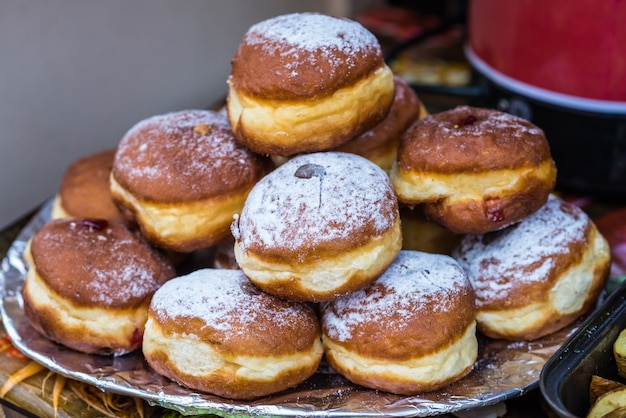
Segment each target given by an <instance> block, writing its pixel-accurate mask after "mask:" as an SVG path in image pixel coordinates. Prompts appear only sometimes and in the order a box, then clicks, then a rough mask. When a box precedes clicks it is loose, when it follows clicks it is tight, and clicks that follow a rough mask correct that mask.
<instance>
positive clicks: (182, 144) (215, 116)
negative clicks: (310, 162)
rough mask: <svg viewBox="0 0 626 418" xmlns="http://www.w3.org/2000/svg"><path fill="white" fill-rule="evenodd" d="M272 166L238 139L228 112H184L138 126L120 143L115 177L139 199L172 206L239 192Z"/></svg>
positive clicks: (115, 164)
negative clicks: (234, 133) (231, 126)
mask: <svg viewBox="0 0 626 418" xmlns="http://www.w3.org/2000/svg"><path fill="white" fill-rule="evenodd" d="M270 168H271V166H270V165H269V162H268V161H267V159H265V158H262V157H260V156H258V155H256V154H254V153H253V152H251V151H250V150H249V149H247V148H245V147H244V146H242V145H240V144H239V143H238V142H236V140H235V138H234V136H233V134H232V131H231V129H230V125H229V123H228V118H227V117H226V115H224V114H223V113H220V112H214V111H211V110H183V111H178V112H172V113H166V114H163V115H157V116H152V117H150V118H147V119H145V120H142V121H140V122H138V123H137V124H136V125H135V126H133V127H132V128H131V129H130V130H129V131H128V132H127V133H126V134H125V136H124V137H123V138H122V140H121V142H120V144H119V145H118V150H117V153H116V155H115V159H114V162H113V168H112V172H111V176H112V178H113V179H114V180H115V181H116V182H117V183H119V184H120V185H121V186H122V188H123V189H125V190H127V191H128V192H129V193H131V194H132V195H133V196H134V197H135V198H137V199H139V200H142V201H148V202H154V203H166V204H172V203H186V202H195V201H198V200H202V199H208V198H216V197H219V196H222V195H225V194H229V193H231V192H233V191H234V192H239V191H240V190H242V189H245V188H247V187H250V186H251V185H252V184H254V183H255V182H256V181H257V180H258V179H259V178H261V177H262V176H263V175H265V173H266V172H267V171H268V170H269V169H270Z"/></svg>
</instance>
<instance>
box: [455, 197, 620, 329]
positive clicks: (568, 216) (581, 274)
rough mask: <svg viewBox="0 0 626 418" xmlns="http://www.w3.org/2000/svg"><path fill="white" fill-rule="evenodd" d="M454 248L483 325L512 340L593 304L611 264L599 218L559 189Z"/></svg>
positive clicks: (563, 322) (572, 316) (564, 320)
mask: <svg viewBox="0 0 626 418" xmlns="http://www.w3.org/2000/svg"><path fill="white" fill-rule="evenodd" d="M452 255H453V257H454V258H456V259H457V260H458V261H459V263H460V264H461V265H462V266H463V267H464V268H465V269H466V271H467V273H468V276H469V279H470V281H471V283H472V285H473V286H474V289H475V291H476V305H477V322H478V329H479V330H480V331H481V332H482V333H484V334H485V335H487V336H490V337H493V338H504V339H509V340H525V341H526V340H532V339H536V338H540V337H542V336H544V335H548V334H550V333H553V332H555V331H557V330H559V329H561V328H563V327H564V326H566V325H568V324H570V323H571V322H573V321H574V320H575V319H576V318H578V317H579V316H580V315H582V314H584V313H585V312H587V311H588V310H589V309H590V308H591V307H592V306H593V304H594V302H595V301H596V300H597V298H598V295H599V294H600V292H601V291H602V289H604V285H605V283H606V279H607V277H608V272H609V269H610V252H609V246H608V244H607V242H606V239H605V238H604V237H603V236H602V235H601V234H600V233H599V232H598V230H597V228H596V226H595V224H594V223H593V222H592V221H591V220H590V219H589V217H588V216H587V215H586V214H585V213H584V212H583V211H582V210H581V209H580V208H578V207H577V206H574V205H572V204H570V203H567V202H565V201H563V200H561V199H559V198H557V197H554V196H550V198H549V199H548V202H547V203H546V204H545V205H544V206H543V207H542V208H540V209H539V210H538V211H537V212H535V213H534V214H532V215H530V216H529V217H528V218H526V219H524V220H522V221H521V222H519V223H517V224H515V225H511V226H510V227H508V228H505V229H503V230H500V231H495V232H490V233H487V234H482V235H466V236H465V237H463V239H462V241H461V242H460V244H459V245H458V247H457V248H455V249H454V250H453V253H452Z"/></svg>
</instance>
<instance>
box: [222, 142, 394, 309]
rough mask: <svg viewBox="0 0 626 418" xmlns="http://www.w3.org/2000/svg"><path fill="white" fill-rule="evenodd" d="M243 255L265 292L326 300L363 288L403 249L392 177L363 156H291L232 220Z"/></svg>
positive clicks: (240, 255) (237, 247) (238, 254)
mask: <svg viewBox="0 0 626 418" xmlns="http://www.w3.org/2000/svg"><path fill="white" fill-rule="evenodd" d="M232 232H233V236H234V237H235V258H236V260H237V262H238V264H239V267H240V268H241V269H243V270H244V272H245V273H246V275H247V276H248V278H249V279H250V280H251V281H252V282H253V283H255V284H256V285H257V286H259V287H260V288H261V289H263V290H264V291H266V292H268V293H271V294H273V295H277V296H282V297H285V298H288V299H293V300H300V301H309V302H318V301H323V300H330V299H334V298H336V297H338V296H340V295H343V294H345V293H347V292H350V291H354V290H356V289H360V288H362V287H364V286H366V285H368V284H369V283H371V282H372V281H373V280H375V279H376V278H377V277H378V276H380V275H381V274H382V272H383V271H384V270H385V269H386V268H387V266H388V265H389V264H390V263H391V262H392V261H393V259H394V258H395V256H396V254H397V253H398V252H399V251H400V248H401V246H402V232H401V227H400V216H399V214H398V202H397V199H396V197H395V195H394V193H393V188H392V187H391V182H390V181H389V177H388V176H387V174H386V173H385V172H384V171H383V170H382V169H381V168H380V167H378V166H377V165H376V164H374V163H372V162H371V161H369V160H367V159H365V158H363V157H361V156H359V155H355V154H348V153H340V152H319V153H312V154H303V155H299V156H297V157H294V158H293V159H291V160H289V161H287V162H286V163H284V164H283V165H281V166H280V167H278V168H276V169H275V170H274V171H273V172H271V173H269V174H268V175H267V176H266V177H265V178H263V179H262V180H261V181H259V182H258V183H257V184H256V186H254V188H253V189H252V191H251V192H250V194H249V195H248V198H247V199H246V202H245V205H244V207H243V210H242V211H241V214H240V215H239V216H238V217H237V218H236V219H235V221H234V222H233V225H232Z"/></svg>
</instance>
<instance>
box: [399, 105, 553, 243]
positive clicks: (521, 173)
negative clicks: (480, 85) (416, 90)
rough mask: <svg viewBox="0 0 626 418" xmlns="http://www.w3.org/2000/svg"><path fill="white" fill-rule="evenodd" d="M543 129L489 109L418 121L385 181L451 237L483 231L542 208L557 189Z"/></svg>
mask: <svg viewBox="0 0 626 418" xmlns="http://www.w3.org/2000/svg"><path fill="white" fill-rule="evenodd" d="M556 173H557V171H556V166H555V163H554V161H553V160H552V158H551V156H550V149H549V146H548V142H547V140H546V138H545V135H544V133H543V131H541V130H540V129H539V128H537V127H536V126H534V125H533V124H531V123H530V122H528V121H525V120H523V119H520V118H517V117H514V116H512V115H508V114H505V113H502V112H498V111H496V110H491V109H481V108H473V107H469V106H461V107H457V108H455V109H452V110H450V111H446V112H442V113H439V114H436V115H430V116H427V117H425V118H422V119H420V120H418V121H416V122H415V123H414V124H413V126H411V128H409V130H408V131H407V132H406V133H405V134H404V135H403V136H402V138H401V143H400V147H399V149H398V158H397V161H396V163H394V165H393V166H392V168H391V171H390V177H391V180H392V183H393V185H394V189H395V191H396V194H397V195H398V199H399V200H400V202H402V203H405V204H407V205H421V206H422V210H423V212H424V214H425V215H426V217H427V218H428V219H430V220H431V221H433V222H436V223H438V224H440V225H442V226H444V227H445V228H448V229H450V230H451V231H453V232H455V233H475V234H478V233H485V232H489V231H494V230H498V229H501V228H504V227H506V226H508V225H511V224H513V223H515V222H518V221H520V220H521V219H523V218H524V217H526V216H528V215H530V214H531V213H533V212H535V211H536V210H537V209H539V208H540V207H541V206H542V205H543V204H544V203H545V202H546V200H547V198H548V195H549V194H550V193H551V192H552V190H553V189H554V186H555V184H556Z"/></svg>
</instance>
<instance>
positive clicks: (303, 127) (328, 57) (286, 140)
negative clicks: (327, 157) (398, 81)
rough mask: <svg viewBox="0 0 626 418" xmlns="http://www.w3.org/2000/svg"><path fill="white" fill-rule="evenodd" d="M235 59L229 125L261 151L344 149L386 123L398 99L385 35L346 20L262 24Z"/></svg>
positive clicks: (303, 17)
mask: <svg viewBox="0 0 626 418" xmlns="http://www.w3.org/2000/svg"><path fill="white" fill-rule="evenodd" d="M231 64H232V65H231V67H232V68H231V73H230V75H229V77H228V87H229V89H228V99H227V111H228V116H229V119H230V123H231V125H232V127H233V132H234V133H235V136H236V137H237V139H238V140H239V141H241V142H242V143H243V144H245V145H246V146H248V147H249V148H250V149H252V150H253V151H255V152H258V153H260V154H268V155H280V156H291V155H295V154H298V153H305V152H315V151H323V150H328V149H331V148H334V147H337V146H339V145H341V144H343V143H345V142H347V141H348V140H350V139H352V138H354V137H355V136H357V135H360V134H361V133H363V132H365V131H366V130H368V129H370V128H371V127H373V126H374V125H375V124H377V123H378V122H380V121H381V120H383V118H384V117H385V116H386V114H387V112H388V111H389V108H390V106H391V102H392V101H393V95H394V85H393V74H392V72H391V70H390V69H389V67H388V66H387V65H386V64H385V62H384V60H383V55H382V51H381V47H380V44H379V42H378V40H377V39H376V37H375V36H374V35H373V34H372V33H371V32H369V31H368V30H367V29H365V28H364V27H363V26H362V25H361V24H359V23H357V22H356V21H353V20H350V19H347V18H336V17H331V16H326V15H323V14H319V13H292V14H285V15H280V16H276V17H273V18H270V19H267V20H264V21H262V22H259V23H256V24H255V25H253V26H251V27H250V28H249V29H248V31H247V32H246V34H245V35H244V37H243V39H242V41H241V43H240V45H239V47H238V49H237V51H236V53H235V55H234V57H233V59H232V61H231Z"/></svg>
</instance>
